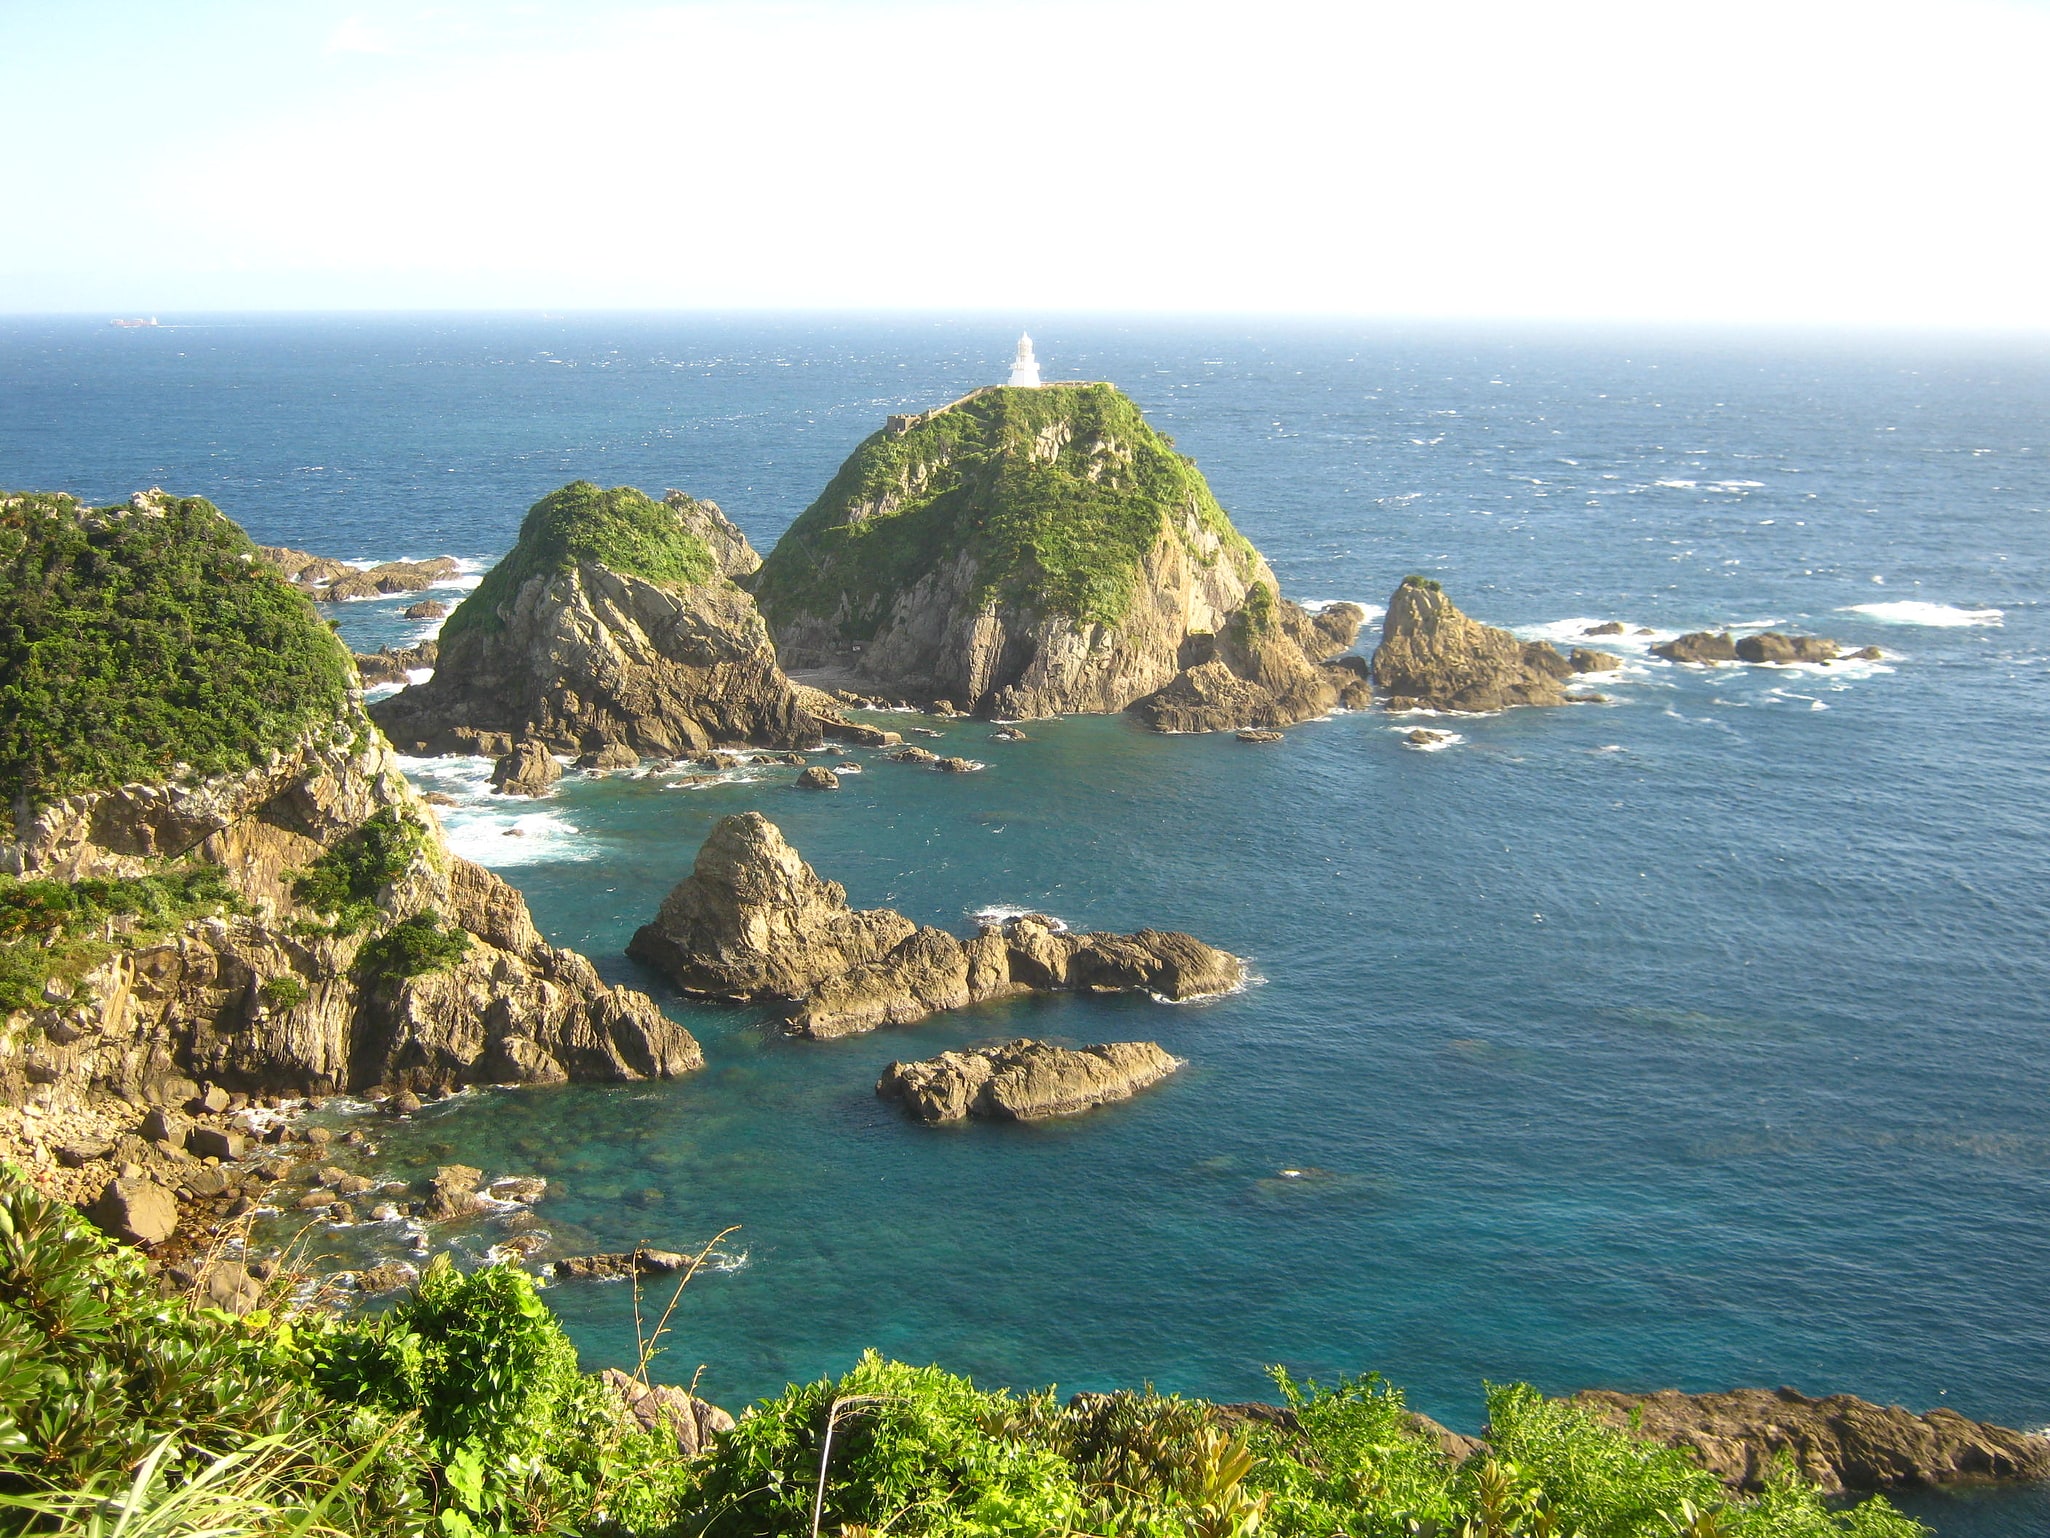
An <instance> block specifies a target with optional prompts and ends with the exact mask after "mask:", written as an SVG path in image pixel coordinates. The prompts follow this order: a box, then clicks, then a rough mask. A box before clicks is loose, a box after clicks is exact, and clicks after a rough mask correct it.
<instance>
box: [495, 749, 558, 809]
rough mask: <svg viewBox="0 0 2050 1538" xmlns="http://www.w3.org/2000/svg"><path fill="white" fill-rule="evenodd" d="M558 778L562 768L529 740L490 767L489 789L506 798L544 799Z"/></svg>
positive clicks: (552, 757)
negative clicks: (537, 797) (527, 797)
mask: <svg viewBox="0 0 2050 1538" xmlns="http://www.w3.org/2000/svg"><path fill="white" fill-rule="evenodd" d="M561 778H562V765H560V764H558V763H557V762H556V761H555V758H554V756H553V755H552V754H550V753H549V751H548V749H547V748H546V747H545V746H544V745H543V744H542V743H541V742H539V741H538V740H536V739H535V738H532V737H529V738H527V739H526V740H525V741H523V742H519V743H516V744H514V746H513V750H512V751H511V752H510V753H508V754H506V755H505V757H503V758H501V759H500V760H499V761H498V762H497V763H495V764H493V765H492V766H491V788H492V789H493V790H495V791H497V792H498V793H499V794H500V795H506V796H545V795H547V794H548V787H549V786H551V785H553V784H554V783H555V782H556V781H557V780H559V779H561Z"/></svg>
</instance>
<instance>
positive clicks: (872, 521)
mask: <svg viewBox="0 0 2050 1538" xmlns="http://www.w3.org/2000/svg"><path fill="white" fill-rule="evenodd" d="M1191 521H1193V524H1194V527H1195V529H1196V530H1197V531H1199V532H1200V533H1205V534H1209V535H1212V536H1214V537H1215V538H1216V539H1217V540H1218V541H1219V549H1220V550H1221V552H1222V553H1223V555H1224V557H1225V558H1226V559H1229V560H1233V561H1235V562H1237V563H1238V564H1239V566H1240V568H1241V570H1243V571H1246V572H1250V571H1251V570H1252V569H1253V565H1254V563H1255V562H1256V561H1257V560H1258V556H1257V554H1256V553H1255V552H1254V550H1253V547H1252V546H1251V545H1250V544H1248V543H1247V542H1246V540H1245V539H1244V537H1243V536H1241V535H1240V534H1239V533H1238V531H1237V530H1236V529H1234V528H1233V527H1232V525H1231V520H1230V519H1229V518H1228V517H1226V516H1225V512H1224V509H1223V508H1221V507H1220V506H1219V505H1218V503H1217V499H1216V497H1215V496H1213V495H1212V494H1211V491H1210V487H1209V485H1208V483H1206V482H1205V481H1204V479H1203V476H1202V473H1201V472H1200V471H1199V470H1197V468H1196V466H1195V464H1194V462H1193V461H1191V460H1188V459H1186V458H1184V457H1183V456H1181V455H1180V454H1177V453H1176V452H1175V451H1174V446H1173V444H1172V443H1171V442H1170V441H1169V440H1168V439H1167V438H1166V437H1165V436H1164V435H1162V434H1161V433H1159V432H1157V431H1155V429H1154V428H1153V426H1152V424H1150V423H1149V422H1148V421H1147V420H1146V418H1145V416H1144V415H1143V414H1142V413H1141V412H1140V410H1139V408H1138V406H1137V405H1136V404H1134V403H1133V402H1132V401H1131V399H1130V398H1128V397H1127V396H1125V395H1124V394H1122V393H1121V392H1120V391H1118V390H1116V389H1114V388H1113V387H1111V386H1110V385H1104V384H1094V385H1059V386H1051V387H1048V388H1045V389H1039V390H1025V389H1018V390H1013V389H998V390H991V391H987V392H985V393H984V394H982V395H979V396H977V397H975V398H974V399H973V400H971V401H968V402H967V403H966V404H964V405H961V406H958V407H956V408H954V409H953V410H950V411H944V412H941V413H940V414H939V415H938V416H935V417H933V418H932V419H931V420H930V421H927V422H924V423H921V424H919V425H918V426H916V427H914V428H912V429H911V430H910V431H909V432H907V433H904V434H902V435H901V436H896V435H892V434H890V433H889V432H887V431H885V432H879V433H876V434H874V435H872V436H871V437H869V438H868V439H867V440H866V441H865V442H863V443H862V445H861V446H860V447H859V448H858V449H856V450H855V451H854V453H853V454H852V455H851V456H850V457H849V458H848V460H847V462H846V463H845V464H843V465H842V466H841V467H840V471H839V473H838V474H837V475H835V476H834V477H833V479H832V481H831V482H830V483H829V484H828V485H827V487H826V489H825V490H824V492H822V493H821V494H820V495H819V498H818V500H817V501H815V502H813V503H812V505H811V506H810V507H809V508H807V509H806V510H805V511H804V512H803V513H802V514H801V515H800V516H799V517H798V519H797V521H796V522H795V523H793V524H792V525H791V526H790V528H789V530H788V531H787V532H786V533H785V534H784V535H783V537H782V538H781V539H779V540H778V541H777V542H776V547H775V549H774V550H772V551H771V552H770V553H769V556H768V558H767V559H766V560H765V561H764V562H763V564H762V568H761V570H760V571H759V572H757V573H756V574H755V576H754V578H753V579H752V583H751V585H752V587H753V589H754V592H755V595H756V598H757V599H758V600H759V602H760V604H761V606H762V610H763V613H764V614H765V615H766V616H767V617H768V619H769V621H770V623H771V624H772V625H778V626H781V625H783V624H786V623H788V622H789V621H790V620H792V619H794V618H796V617H798V616H800V615H811V616H816V617H819V618H826V619H831V618H833V617H834V616H836V615H842V616H844V619H843V620H842V622H841V624H840V630H841V633H842V634H843V635H844V636H846V637H848V638H850V639H854V640H866V639H868V638H869V637H871V636H873V635H874V634H875V633H876V631H877V630H878V629H879V628H880V627H881V626H882V625H883V624H884V623H885V622H886V621H887V620H888V618H889V613H890V605H891V603H892V601H893V600H894V598H895V597H896V595H897V594H899V593H901V592H903V591H906V590H907V589H909V588H910V587H911V586H913V585H914V584H915V583H917V582H918V580H919V579H920V578H921V577H923V576H925V575H926V574H927V573H929V572H931V571H933V570H934V569H935V568H937V567H939V566H941V565H944V564H948V563H951V562H952V561H953V560H954V559H955V558H956V557H957V556H958V555H959V554H961V553H963V552H965V553H967V554H968V555H970V556H971V557H973V559H974V561H975V565H976V581H977V588H976V591H975V593H974V595H973V596H974V598H975V599H976V600H977V601H978V602H987V601H990V600H995V601H997V602H998V603H1001V604H1003V605H1005V606H1007V607H1015V608H1020V609H1027V610H1031V611H1034V612H1037V613H1040V614H1046V615H1065V616H1068V617H1070V618H1073V619H1077V620H1083V621H1093V622H1095V623H1098V624H1103V625H1117V624H1120V623H1122V622H1123V620H1124V617H1125V615H1126V613H1127V612H1128V610H1129V608H1130V605H1131V601H1132V598H1133V596H1134V593H1135V591H1136V589H1137V585H1138V579H1139V573H1140V568H1141V565H1142V563H1143V562H1144V561H1145V559H1146V557H1147V555H1148V554H1149V553H1150V552H1151V551H1152V549H1153V548H1154V546H1155V544H1156V543H1157V542H1158V541H1159V540H1160V538H1161V536H1162V534H1163V533H1164V532H1165V533H1168V534H1169V535H1171V536H1172V537H1176V538H1184V539H1187V538H1188V534H1187V529H1186V526H1187V525H1188V524H1189V523H1190V522H1191ZM1193 548H1194V545H1193V542H1192V549H1193ZM1198 558H1199V559H1205V560H1207V559H1209V557H1204V556H1200V555H1199V557H1198Z"/></svg>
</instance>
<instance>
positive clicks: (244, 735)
mask: <svg viewBox="0 0 2050 1538" xmlns="http://www.w3.org/2000/svg"><path fill="white" fill-rule="evenodd" d="M352 676H353V675H352V670H351V666H350V662H349V654H348V652H347V651H345V650H344V649H343V648H342V646H341V644H340V643H339V642H337V641H336V640H335V638H334V637H333V636H332V635H330V634H329V633H328V631H327V629H326V627H325V626H323V625H322V624H321V622H320V620H319V618H318V617H317V616H316V615H315V613H314V610H313V605H312V604H311V603H310V602H309V601H308V600H307V599H306V597H305V596H304V595H303V594H301V593H299V592H297V591H295V590H294V589H293V588H292V586H291V585H290V584H289V583H287V582H286V581H285V580H284V579H283V578H282V577H280V576H279V575H278V574H277V573H276V572H275V571H273V570H272V569H271V568H270V567H269V566H268V565H267V564H266V563H265V562H264V561H263V560H262V559H261V558H260V557H259V556H258V555H257V552H256V547H255V545H253V544H251V543H250V541H249V538H248V536H247V535H245V534H244V533H243V532H242V531H241V530H240V529H239V528H237V527H236V526H235V525H234V524H233V523H231V522H229V521H228V519H226V518H224V517H223V516H222V515H221V513H220V512H219V510H218V509H216V508H215V507H214V506H213V505H212V504H211V503H209V502H207V501H205V500H204V499H203V498H200V497H184V498H178V497H166V498H163V499H161V500H160V501H159V502H158V503H157V506H156V510H155V511H153V512H141V511H136V510H132V509H130V508H126V507H113V508H104V509H99V510H97V511H95V510H90V509H87V508H85V507H83V506H81V505H80V504H79V503H78V502H77V501H75V500H74V499H73V498H71V497H68V496H62V495H53V494H46V493H36V492H29V493H20V494H14V495H7V496H0V803H11V802H12V801H14V800H15V799H16V798H17V797H25V798H26V799H27V800H28V802H29V804H30V805H32V806H40V805H43V804H46V803H47V802H49V801H51V800H53V799H55V798H57V797H59V796H64V795H69V794H71V793H73V792H75V791H85V790H105V789H109V788H111V787H113V786H116V785H122V784H127V783H129V782H132V781H148V782H153V783H154V782H162V781H165V780H169V779H172V778H173V777H174V776H176V775H178V774H180V773H183V772H189V773H190V774H192V775H196V776H202V777H203V776H208V775H215V774H225V773H233V772H236V771H239V770H243V769H247V768H249V767H250V766H251V765H252V764H255V763H258V762H260V761H261V760H262V759H263V757H264V756H265V755H266V754H267V753H268V752H269V751H270V750H272V749H277V748H287V747H290V746H291V745H293V744H294V743H295V742H297V741H298V740H299V739H300V738H301V737H303V736H304V735H305V734H306V733H307V732H308V731H309V730H312V729H314V728H317V727H321V726H325V725H328V724H329V723H332V722H333V721H334V720H336V719H337V718H338V717H339V716H340V715H341V713H342V711H343V709H344V707H345V706H346V704H347V701H348V693H349V686H350V680H351V677H352Z"/></svg>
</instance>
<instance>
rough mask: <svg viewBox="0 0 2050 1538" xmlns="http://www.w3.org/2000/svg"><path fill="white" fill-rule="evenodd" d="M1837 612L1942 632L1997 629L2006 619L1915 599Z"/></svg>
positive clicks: (1994, 611)
mask: <svg viewBox="0 0 2050 1538" xmlns="http://www.w3.org/2000/svg"><path fill="white" fill-rule="evenodd" d="M1875 580H1877V579H1875ZM1839 612H1840V613H1844V614H1863V615H1865V616H1866V617H1867V618H1869V619H1876V620H1883V621H1885V622H1886V623H1887V624H1889V625H1933V626H1936V627H1938V628H1940V629H1944V630H1954V629H1958V628H1961V627H1963V626H1966V625H1999V624H2001V623H2003V622H2004V621H2005V619H2006V617H2007V616H2006V614H2005V612H2004V611H2002V610H2000V609H1960V608H1958V607H1956V606H1955V605H1953V604H1947V603H1925V602H1923V601H1922V600H1921V599H1919V598H1903V599H1899V600H1897V601H1895V602H1893V603H1854V604H1848V605H1846V606H1845V607H1844V608H1843V609H1842V610H1840V611H1839Z"/></svg>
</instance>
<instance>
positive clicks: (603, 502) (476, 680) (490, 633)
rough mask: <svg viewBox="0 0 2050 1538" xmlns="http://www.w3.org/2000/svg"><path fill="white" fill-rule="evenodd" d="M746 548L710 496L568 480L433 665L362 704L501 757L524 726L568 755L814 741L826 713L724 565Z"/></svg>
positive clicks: (472, 598) (536, 513)
mask: <svg viewBox="0 0 2050 1538" xmlns="http://www.w3.org/2000/svg"><path fill="white" fill-rule="evenodd" d="M753 559H754V552H753V550H752V549H751V548H750V547H749V546H748V543H747V540H746V537H745V536H744V535H742V534H741V532H740V530H738V529H737V528H735V527H733V525H732V524H731V523H729V522H728V521H727V520H726V518H725V517H724V515H723V514H721V513H720V512H719V510H718V508H717V507H715V506H713V504H711V503H709V502H693V501H692V500H691V499H690V498H688V497H685V496H683V495H682V494H681V493H677V492H672V493H671V494H670V498H669V500H668V501H667V502H660V503H658V502H654V501H652V500H650V499H649V498H648V497H646V496H643V495H642V494H641V493H640V492H638V491H635V490H634V489H633V488H632V487H625V486H622V487H615V488H613V489H612V490H610V491H605V490H601V489H600V488H598V487H596V486H593V485H590V484H589V483H587V482H582V481H579V482H576V483H574V484H572V485H569V486H566V487H564V488H562V490H560V491H557V492H554V493H552V494H551V495H549V496H547V497H545V498H543V499H542V500H541V501H540V502H538V503H536V504H535V506H534V507H533V509H532V510H531V511H529V512H528V514H527V516H526V519H525V521H524V522H523V523H522V524H521V527H520V537H519V542H518V543H517V544H516V545H515V546H514V547H513V549H512V551H511V552H510V553H509V554H508V555H507V556H506V557H505V559H504V560H502V561H500V562H499V563H498V564H497V565H496V566H494V567H493V568H492V569H491V571H490V572H489V573H488V574H487V575H486V577H485V579H484V581H483V582H482V583H481V584H480V585H479V586H478V587H477V589H476V590H475V591H474V592H472V593H471V594H470V595H469V596H468V597H467V598H465V599H464V600H463V602H462V604H461V605H460V606H458V607H457V609H456V611H455V612H454V613H453V614H451V615H450V616H449V617H448V619H447V620H446V621H445V622H444V623H443V625H442V630H441V635H440V638H439V644H440V655H439V658H438V660H437V664H436V669H435V674H434V677H433V678H431V679H429V680H428V681H427V682H425V683H422V684H416V685H414V686H413V687H411V688H409V689H406V690H405V691H403V692H402V693H400V694H397V695H394V696H392V697H391V698H390V699H387V700H382V701H380V702H378V703H377V704H376V705H375V706H373V707H372V714H373V715H374V716H375V717H376V719H377V721H378V723H379V724H380V725H381V726H382V727H383V728H384V729H385V731H386V733H387V734H388V735H389V736H390V737H391V739H392V741H393V742H395V743H397V744H398V745H399V746H400V747H401V748H402V749H405V750H407V751H411V752H427V753H448V752H458V753H483V754H487V755H489V756H492V757H497V756H499V755H501V754H504V753H506V752H508V751H510V750H511V748H512V746H513V743H514V742H515V741H516V740H518V739H521V738H528V737H531V738H534V739H536V740H538V741H540V742H541V743H543V744H544V745H546V746H547V747H548V748H550V749H552V750H555V751H559V752H564V753H568V754H572V755H574V754H580V753H585V752H592V751H597V750H600V749H603V748H606V747H623V748H626V749H628V750H630V751H632V752H634V753H635V754H637V755H642V756H662V757H675V756H680V755H684V754H688V753H694V752H701V751H703V750H705V749H708V748H711V747H715V746H719V745H739V744H750V743H751V744H755V745H759V746H764V747H782V748H790V747H812V746H816V745H817V744H818V743H819V742H820V741H821V738H822V732H823V729H824V726H825V725H826V723H825V722H823V721H821V720H820V719H819V718H818V717H816V716H814V715H813V714H812V713H811V711H809V710H808V709H806V708H805V706H804V705H803V704H802V703H801V702H800V700H799V699H798V696H797V694H796V693H795V691H794V690H793V689H792V688H791V685H790V681H789V680H788V679H787V678H785V677H784V675H783V671H782V669H781V668H780V667H779V666H778V665H777V661H776V653H775V648H774V647H773V646H772V645H771V644H770V641H769V633H768V629H767V627H766V626H765V625H764V624H763V623H762V619H761V616H760V615H759V614H757V613H756V612H755V605H754V600H753V599H752V598H750V597H749V596H748V595H747V594H746V593H745V592H743V591H742V590H741V589H740V588H738V587H736V586H735V585H734V583H733V581H732V580H731V577H730V575H729V573H730V572H738V573H741V574H743V575H744V574H745V573H746V572H747V571H748V570H749V569H751V568H750V564H749V563H750V562H751V561H752V560H753Z"/></svg>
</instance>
